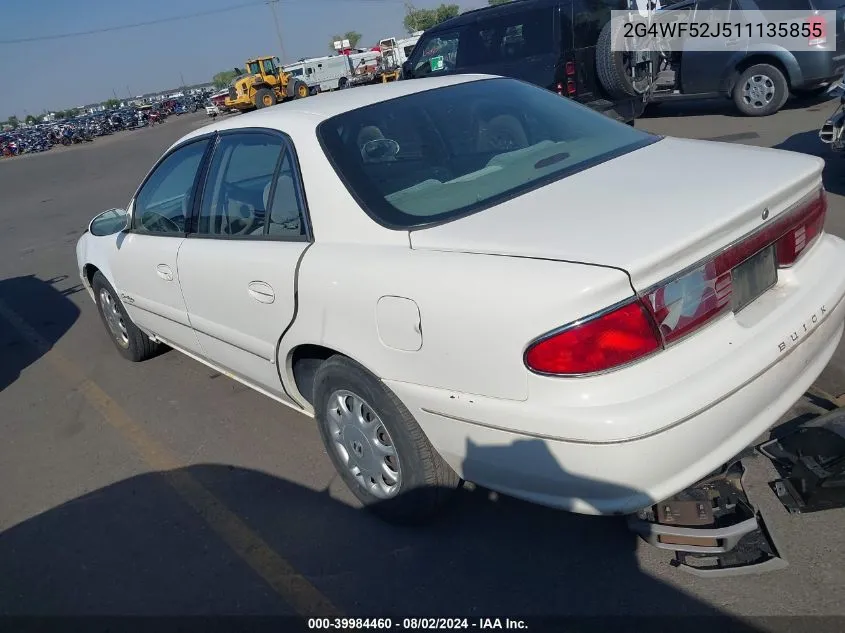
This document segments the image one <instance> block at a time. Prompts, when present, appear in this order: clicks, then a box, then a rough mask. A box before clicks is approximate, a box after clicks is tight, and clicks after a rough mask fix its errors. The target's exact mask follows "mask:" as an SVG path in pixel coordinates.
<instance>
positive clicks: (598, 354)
mask: <svg viewBox="0 0 845 633" xmlns="http://www.w3.org/2000/svg"><path fill="white" fill-rule="evenodd" d="M660 348H661V345H660V341H659V339H658V337H657V334H656V332H655V329H654V324H653V322H652V320H651V318H649V316H648V313H647V312H646V310H645V308H644V307H643V305H642V304H641V303H640V302H639V301H634V302H633V303H628V304H626V305H624V306H622V307H620V308H617V309H615V310H612V311H611V312H607V313H605V314H603V315H600V316H598V317H595V318H592V319H589V320H587V321H584V322H581V323H578V324H575V325H573V326H571V327H569V328H567V329H565V330H563V331H562V332H558V333H557V334H552V335H551V336H548V337H547V338H544V339H542V340H540V341H538V342H537V343H534V344H533V345H531V347H529V348H528V350H527V351H526V352H525V364H526V365H527V366H528V368H529V369H531V370H533V371H536V372H539V373H543V374H554V375H557V376H575V375H582V374H594V373H597V372H601V371H606V370H608V369H614V368H616V367H619V366H621V365H625V364H627V363H630V362H632V361H635V360H637V359H640V358H642V357H644V356H647V355H648V354H651V353H652V352H655V351H657V350H658V349H660Z"/></svg>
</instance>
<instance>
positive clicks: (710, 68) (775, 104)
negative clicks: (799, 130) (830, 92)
mask: <svg viewBox="0 0 845 633" xmlns="http://www.w3.org/2000/svg"><path fill="white" fill-rule="evenodd" d="M667 8H668V9H687V8H692V9H694V11H695V12H696V14H701V13H704V12H709V11H729V12H731V14H733V12H738V11H761V12H762V13H763V15H765V14H766V13H767V12H769V11H794V12H798V11H800V12H805V11H806V12H807V14H808V15H809V14H810V13H811V12H812V11H836V50H835V51H833V50H830V51H826V50H821V49H820V50H807V51H788V50H786V49H784V48H781V47H776V46H772V47H771V49H772V50H767V51H765V52H749V51H747V50H743V46H742V43H743V42H742V40H741V39H737V40H736V41H734V42H731V41H726V42H725V45H724V50H718V51H696V50H690V51H684V52H673V53H669V54H666V55H663V56H661V59H660V62H659V64H658V75H657V79H656V81H655V87H654V93H653V94H652V96H651V101H652V102H655V103H656V102H660V101H666V100H673V99H679V98H682V99H690V98H707V97H718V96H723V97H728V98H730V99H733V101H734V103H735V104H736V107H737V108H738V109H739V111H740V112H742V113H743V114H745V115H748V116H766V115H769V114H774V113H775V112H777V111H778V110H780V109H781V108H782V107H783V105H784V104H785V103H786V100H787V99H788V98H789V95H790V93H792V94H794V95H799V96H800V95H811V94H814V93H821V92H823V91H824V90H825V85H826V84H828V83H831V82H834V81H838V80H839V79H840V78H841V77H842V73H843V71H845V25H843V18H845V0H681V2H677V3H674V4H671V5H669V6H668V7H667ZM781 15H782V14H781ZM827 37H833V34H832V33H831V34H830V35H828V36H827Z"/></svg>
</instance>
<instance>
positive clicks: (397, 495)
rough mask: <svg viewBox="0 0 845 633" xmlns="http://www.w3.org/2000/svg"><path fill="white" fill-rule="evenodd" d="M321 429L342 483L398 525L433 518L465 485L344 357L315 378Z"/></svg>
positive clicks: (386, 395)
mask: <svg viewBox="0 0 845 633" xmlns="http://www.w3.org/2000/svg"><path fill="white" fill-rule="evenodd" d="M313 395H314V403H315V413H316V418H317V425H318V427H319V429H320V435H321V437H322V440H323V444H324V445H325V447H326V451H327V452H328V454H329V457H330V459H331V460H332V463H333V464H334V466H335V468H336V469H337V471H338V473H339V474H340V476H341V478H342V479H343V481H344V482H345V483H346V485H347V486H348V487H349V489H350V490H351V491H352V493H353V494H354V495H355V496H356V497H358V499H359V500H360V501H361V502H362V503H363V504H364V506H365V507H366V508H367V509H368V510H370V511H372V512H373V513H375V514H376V515H378V516H379V517H381V518H382V519H384V520H386V521H389V522H391V523H403V524H408V523H421V522H424V521H426V520H428V519H430V518H432V517H433V516H434V515H435V514H436V513H437V512H438V511H439V510H440V509H441V508H442V507H443V505H444V504H445V503H446V501H448V499H449V498H450V497H451V493H452V492H454V490H455V488H456V487H457V486H458V484H459V483H460V479H459V477H458V476H457V475H456V474H455V472H454V471H453V470H452V469H451V468H450V467H449V466H448V465H447V464H446V463H445V462H444V461H443V458H442V457H440V455H439V454H438V453H437V451H435V450H434V448H433V447H432V446H431V444H430V443H429V441H428V439H427V438H426V436H425V434H424V433H423V432H422V429H421V428H420V427H419V425H418V424H417V422H416V420H414V417H413V416H412V415H411V413H410V412H409V411H408V409H407V408H406V407H405V406H404V405H403V404H402V403H401V402H400V401H399V399H398V398H397V397H396V396H395V395H394V394H393V393H392V392H391V391H390V390H389V389H387V388H386V387H385V386H384V384H383V383H382V382H381V381H379V380H378V379H377V378H376V377H375V376H373V375H372V374H370V373H369V372H368V371H367V370H365V369H364V368H363V367H361V366H360V365H359V364H358V363H356V362H354V361H352V360H350V359H349V358H346V357H345V356H333V357H331V358H330V359H328V360H327V361H326V362H324V363H323V364H322V365H321V366H320V368H319V369H318V370H317V373H316V375H315V377H314V394H313Z"/></svg>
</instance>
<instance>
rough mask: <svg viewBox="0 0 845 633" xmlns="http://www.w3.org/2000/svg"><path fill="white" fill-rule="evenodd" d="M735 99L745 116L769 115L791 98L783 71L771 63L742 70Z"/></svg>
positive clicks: (734, 89) (734, 92) (734, 93)
mask: <svg viewBox="0 0 845 633" xmlns="http://www.w3.org/2000/svg"><path fill="white" fill-rule="evenodd" d="M732 94H733V100H734V104H735V105H736V107H737V109H738V110H739V111H740V112H741V113H742V114H744V115H745V116H769V115H771V114H774V113H775V112H777V111H778V110H780V109H781V108H782V107H783V104H784V103H786V100H787V99H788V98H789V84H787V82H786V78H785V77H784V76H783V73H782V72H781V71H780V70H778V69H777V68H775V67H774V66H772V65H770V64H755V65H754V66H751V67H750V68H748V69H746V70H745V71H743V72H742V74H741V75H740V76H739V79H737V81H736V84H735V85H734V88H733V93H732Z"/></svg>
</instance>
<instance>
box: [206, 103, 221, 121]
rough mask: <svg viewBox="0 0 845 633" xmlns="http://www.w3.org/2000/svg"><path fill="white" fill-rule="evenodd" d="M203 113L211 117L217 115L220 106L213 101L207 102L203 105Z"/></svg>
mask: <svg viewBox="0 0 845 633" xmlns="http://www.w3.org/2000/svg"><path fill="white" fill-rule="evenodd" d="M205 113H206V114H207V115H208V116H210V117H211V118H212V119H214V118H216V117H217V115H218V114H220V108H218V107H217V106H216V105H214V104H213V103H209V104H208V105H207V106H205Z"/></svg>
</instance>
